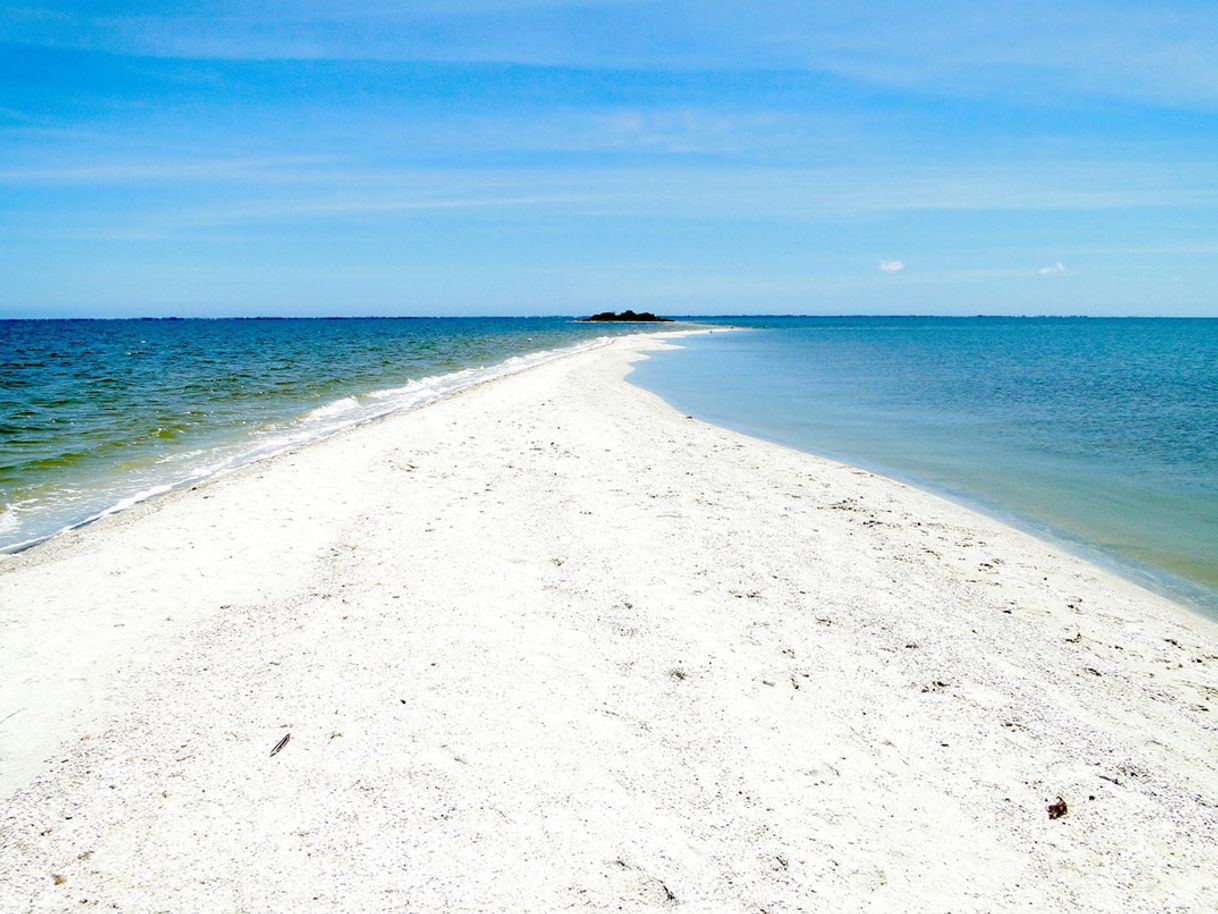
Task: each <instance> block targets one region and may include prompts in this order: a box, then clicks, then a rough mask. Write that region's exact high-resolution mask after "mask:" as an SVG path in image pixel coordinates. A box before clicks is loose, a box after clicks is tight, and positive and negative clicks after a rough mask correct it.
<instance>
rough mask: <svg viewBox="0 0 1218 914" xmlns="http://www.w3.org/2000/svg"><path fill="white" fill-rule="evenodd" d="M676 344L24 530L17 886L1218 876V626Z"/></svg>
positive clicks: (1050, 898)
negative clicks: (804, 430) (683, 353)
mask: <svg viewBox="0 0 1218 914" xmlns="http://www.w3.org/2000/svg"><path fill="white" fill-rule="evenodd" d="M671 336H672V339H673V342H674V343H679V334H673V335H671ZM664 345H668V344H666V343H664V342H662V341H660V340H659V339H657V338H655V337H643V336H640V337H625V338H620V339H617V340H615V341H613V342H612V343H609V344H608V345H606V346H604V347H602V348H599V349H595V350H592V351H589V352H584V353H581V354H577V355H573V356H571V357H568V358H564V359H560V360H556V361H553V362H550V363H547V364H544V365H541V366H539V367H536V368H533V369H530V370H528V371H525V372H522V373H520V374H517V375H514V376H511V377H508V378H504V379H501V380H498V381H494V382H491V383H489V384H485V385H483V386H480V387H477V388H473V389H471V390H468V391H466V392H464V393H461V394H459V395H455V396H452V397H449V398H447V399H444V400H442V401H440V402H437V403H435V404H432V405H430V406H427V407H425V408H423V409H420V410H417V411H415V412H411V413H404V414H399V415H395V416H392V417H389V418H387V419H384V420H381V421H377V422H373V423H369V424H367V425H363V426H360V427H358V428H356V429H353V430H351V431H349V432H346V433H343V434H341V435H338V436H336V437H334V438H331V439H329V440H326V441H323V442H321V443H318V444H315V445H312V446H309V447H305V448H302V449H301V450H299V451H296V452H292V453H288V454H284V455H281V456H279V457H276V458H273V459H271V460H268V461H265V462H262V463H259V464H256V465H253V466H250V467H247V468H245V469H243V470H240V471H237V472H234V473H232V474H229V475H227V476H224V477H221V478H218V479H216V480H213V481H211V482H209V483H206V484H203V485H200V486H199V487H198V488H197V489H196V490H193V491H183V492H179V493H175V494H171V495H168V496H166V497H163V498H160V499H157V500H154V501H151V502H148V503H146V504H144V505H141V506H139V507H136V508H134V509H132V510H130V511H127V512H124V513H122V514H120V515H117V516H114V517H111V518H107V519H105V520H103V521H101V522H98V523H96V524H93V525H91V526H89V527H86V528H83V529H81V530H78V531H75V532H72V533H68V534H64V535H61V536H58V537H56V538H54V539H53V540H51V541H49V542H47V543H45V544H43V545H41V546H38V547H36V548H34V549H31V550H28V551H26V552H24V553H22V554H20V555H17V556H11V557H7V558H4V559H3V561H2V563H0V795H3V796H4V798H5V799H4V805H3V813H2V816H0V911H3V912H14V914H15V912H25V911H36V912H63V911H79V910H92V909H98V910H107V911H124V912H175V914H181V912H306V911H317V912H355V911H359V912H390V911H393V912H396V911H419V912H441V911H453V912H466V911H469V912H473V911H479V912H481V911H487V912H492V911H521V912H526V911H527V912H548V911H564V910H590V911H652V910H656V909H664V908H674V909H684V910H687V911H725V912H727V911H740V912H752V914H757V912H769V914H778V912H794V911H817V912H850V911H898V912H906V911H907V912H957V914H958V912H973V911H977V912H980V911H1012V910H1032V911H1063V912H1065V911H1070V912H1080V911H1111V912H1135V911H1144V912H1165V911H1177V912H1182V911H1190V912H1191V911H1197V912H1203V911H1204V912H1212V911H1214V910H1218V626H1216V625H1215V624H1214V623H1213V622H1211V621H1209V620H1207V619H1205V618H1202V617H1200V616H1198V615H1196V614H1194V613H1193V612H1191V611H1189V610H1187V609H1185V608H1183V607H1180V606H1177V605H1175V604H1173V603H1172V602H1170V601H1168V600H1166V599H1165V598H1162V597H1160V596H1157V595H1155V594H1152V593H1150V592H1148V591H1146V590H1143V589H1141V588H1139V587H1137V586H1135V585H1133V584H1131V583H1128V582H1126V581H1124V580H1122V579H1120V578H1118V577H1116V576H1114V575H1112V574H1110V573H1108V572H1107V571H1104V570H1101V569H1099V568H1097V567H1094V566H1092V565H1089V564H1087V563H1085V562H1083V561H1081V560H1079V559H1077V558H1075V557H1072V556H1070V555H1068V554H1066V553H1064V552H1063V551H1061V550H1060V549H1058V548H1056V547H1054V546H1052V545H1049V544H1046V543H1044V542H1041V541H1039V540H1036V539H1034V538H1032V537H1030V536H1028V535H1026V534H1024V533H1021V532H1019V531H1016V530H1014V529H1011V528H1009V527H1007V526H1004V525H1002V524H1000V523H998V522H996V521H994V520H991V519H988V518H986V517H984V516H981V515H979V514H977V513H974V512H972V511H969V510H967V509H965V508H962V507H960V506H957V505H954V504H952V503H949V502H947V501H945V500H943V499H940V498H938V497H935V496H932V495H930V494H927V493H924V492H922V491H919V490H916V489H914V488H911V487H909V486H906V485H903V484H900V483H897V482H894V481H891V480H888V479H885V478H882V477H879V476H875V475H873V474H871V473H868V472H865V471H862V470H859V469H856V468H852V467H849V466H844V465H841V464H837V463H833V462H831V461H827V460H823V459H820V458H817V457H813V456H809V455H806V454H802V453H798V452H795V451H792V450H788V449H785V448H782V447H779V446H777V445H773V444H770V443H766V442H762V441H758V440H755V439H751V438H748V437H745V436H742V435H739V434H736V433H734V432H731V431H727V430H724V429H720V428H717V427H714V426H710V425H707V424H704V423H702V422H699V421H697V420H693V419H689V418H686V417H685V416H683V415H681V414H680V413H678V412H677V411H675V410H673V409H672V408H671V407H669V406H668V405H667V404H665V403H664V402H663V401H661V400H660V399H659V398H657V397H655V396H654V395H652V394H650V393H648V392H646V391H643V390H640V389H638V388H636V387H634V386H632V385H630V384H629V383H627V382H625V381H624V380H623V379H624V377H625V376H626V375H627V373H628V372H629V370H630V365H631V363H632V362H634V361H636V360H638V359H639V358H642V357H644V356H645V355H646V354H647V353H648V352H650V351H653V350H656V349H658V348H661V347H663V346H664ZM288 734H290V739H289V741H288V742H287V743H286V745H284V746H283V747H282V749H281V750H280V751H279V752H278V753H276V754H274V755H272V749H273V748H274V747H276V746H277V745H278V744H279V743H280V742H281V741H282V740H283V738H284V737H285V736H286V735H288ZM1059 797H1061V798H1062V799H1063V800H1064V801H1065V803H1066V805H1067V807H1068V812H1067V814H1066V815H1064V816H1062V817H1060V818H1056V819H1051V818H1050V817H1049V814H1048V807H1049V806H1050V804H1052V803H1054V802H1055V801H1057V800H1058V798H1059Z"/></svg>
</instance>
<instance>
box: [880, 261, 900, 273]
mask: <svg viewBox="0 0 1218 914" xmlns="http://www.w3.org/2000/svg"><path fill="white" fill-rule="evenodd" d="M880 269H881V270H883V271H884V272H885V273H900V272H901V271H902V270H904V269H905V261H903V260H881V261H880Z"/></svg>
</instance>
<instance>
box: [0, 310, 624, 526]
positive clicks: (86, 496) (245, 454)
mask: <svg viewBox="0 0 1218 914" xmlns="http://www.w3.org/2000/svg"><path fill="white" fill-rule="evenodd" d="M639 329H640V328H639V327H638V326H637V325H634V326H612V325H604V324H599V325H587V324H577V323H575V322H573V321H572V320H571V319H569V318H479V319H423V320H413V319H403V320H377V319H367V320H360V319H354V320H182V321H176V320H172V321H171V320H161V321H139V320H132V321H0V549H5V550H12V549H15V548H20V547H21V546H22V545H25V544H28V543H30V542H34V541H37V540H39V539H42V538H44V537H46V536H48V535H50V534H52V533H54V532H56V531H58V530H61V529H63V528H65V527H69V526H72V525H75V524H79V523H82V522H85V521H87V520H89V519H91V518H94V517H96V516H98V515H102V514H105V513H109V512H111V511H113V510H117V509H121V508H122V507H124V506H127V505H129V504H132V503H134V502H136V501H139V500H142V499H144V498H147V497H150V496H152V495H155V494H158V493H160V492H164V491H168V490H169V489H170V488H173V487H175V486H180V485H184V484H186V483H189V482H191V481H193V480H197V479H200V478H203V477H206V476H208V475H211V474H213V473H215V472H218V471H220V470H223V469H226V468H229V467H233V466H238V465H241V464H243V463H248V462H250V461H252V460H256V459H258V458H259V457H263V456H266V455H268V454H272V453H275V452H278V451H281V450H283V449H284V448H285V447H289V446H292V445H294V444H299V443H303V442H305V441H308V440H311V439H315V438H320V437H324V436H325V435H328V434H332V433H333V432H335V431H337V430H338V429H341V428H344V427H346V426H349V425H352V424H354V423H356V422H360V421H364V420H367V419H369V418H372V417H375V416H378V415H383V414H385V413H388V412H392V411H394V410H398V409H404V408H409V407H412V406H417V405H420V404H422V403H425V402H427V401H429V400H432V399H435V398H436V397H438V396H440V395H442V394H444V393H446V392H449V391H452V390H455V389H458V388H460V387H463V386H467V385H469V384H471V383H476V382H477V381H479V380H483V379H485V378H489V377H494V376H496V375H498V374H503V373H507V372H510V371H513V370H518V369H520V368H522V367H525V366H527V365H529V364H533V363H535V362H537V361H541V360H545V359H547V358H551V357H553V350H556V349H566V348H570V347H573V346H587V345H592V344H594V342H595V340H597V339H598V338H603V337H605V336H609V335H616V334H620V333H629V332H638V331H639Z"/></svg>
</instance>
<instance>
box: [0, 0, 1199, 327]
mask: <svg viewBox="0 0 1218 914" xmlns="http://www.w3.org/2000/svg"><path fill="white" fill-rule="evenodd" d="M3 3H4V0H0V316H2V317H59V316H81V317H116V316H134V315H150V316H163V315H202V316H228V315H251V314H266V315H348V314H350V315H357V314H358V315H365V314H409V315H433V314H453V315H467V314H470V315H472V314H478V315H493V314H582V313H589V312H593V311H601V310H606V309H615V310H620V309H623V308H633V309H635V310H644V309H645V310H652V311H657V312H660V313H667V314H741V313H769V314H775V313H805V314H860V313H863V314H903V313H915V314H1095V315H1107V314H1113V315H1125V314H1140V315H1206V316H1211V315H1212V316H1218V6H1216V5H1215V4H1214V2H1213V0H1203V2H1179V0H1165V2H1159V3H1155V4H1147V3H1145V2H1137V3H1132V2H1130V3H1114V2H1094V0H1084V2H1070V0H1056V2H1043V0H1022V2H1011V3H1008V2H985V3H980V2H976V0H969V2H919V3H912V2H900V3H898V2H870V3H869V2H860V3H852V4H847V3H842V2H840V0H834V2H821V0H803V2H768V0H754V2H750V3H747V4H746V3H732V4H725V3H715V2H709V0H688V2H674V0H604V2H597V0H587V2H582V0H517V2H508V0H448V2H442V0H414V2H408V3H407V2H402V3H391V2H384V0H382V2H375V0H374V2H359V0H352V2H344V3H334V2H332V0H331V2H324V3H323V2H321V0H245V2H223V3H206V2H190V3H187V2H177V0H163V2H152V3H139V2H126V3H117V2H108V0H93V2H84V3H66V2H55V3H48V2H38V0H28V3H25V4H23V5H20V6H5V5H3Z"/></svg>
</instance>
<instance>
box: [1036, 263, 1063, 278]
mask: <svg viewBox="0 0 1218 914" xmlns="http://www.w3.org/2000/svg"><path fill="white" fill-rule="evenodd" d="M1036 272H1037V273H1039V274H1040V275H1041V276H1056V275H1058V274H1060V273H1065V272H1066V265H1065V264H1064V263H1062V262H1061V261H1060V260H1059V261H1058V262H1057V263H1055V264H1053V266H1051V267H1041V268H1040V269H1039V270H1037V271H1036Z"/></svg>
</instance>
